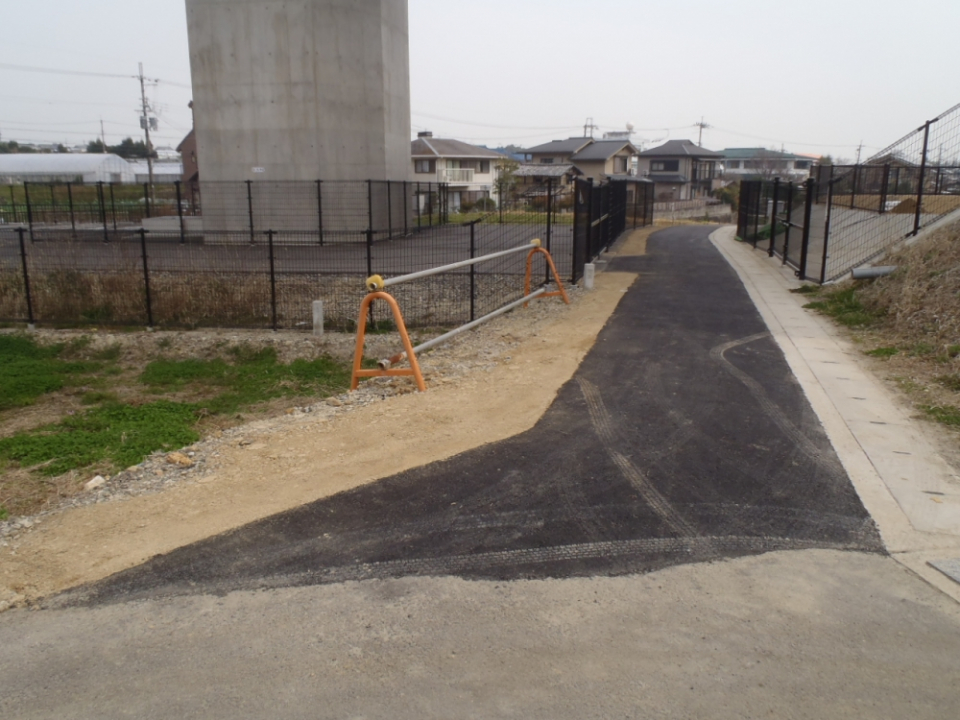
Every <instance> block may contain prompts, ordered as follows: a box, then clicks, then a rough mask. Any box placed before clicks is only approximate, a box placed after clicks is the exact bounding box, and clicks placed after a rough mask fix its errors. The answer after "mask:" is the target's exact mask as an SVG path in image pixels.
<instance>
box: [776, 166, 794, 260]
mask: <svg viewBox="0 0 960 720" xmlns="http://www.w3.org/2000/svg"><path fill="white" fill-rule="evenodd" d="M792 224H793V180H791V181H790V182H788V183H787V227H786V230H784V233H783V258H782V260H783V262H782V263H781V265H786V264H787V253H789V252H790V227H791V225H792ZM774 237H776V236H775V235H774V234H773V231H771V234H770V238H771V241H772V240H773V238H774Z"/></svg>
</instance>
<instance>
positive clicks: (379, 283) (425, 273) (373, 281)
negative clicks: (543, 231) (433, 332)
mask: <svg viewBox="0 0 960 720" xmlns="http://www.w3.org/2000/svg"><path fill="white" fill-rule="evenodd" d="M538 247H540V241H539V240H531V241H530V242H529V243H528V244H526V245H522V246H520V247H516V248H513V249H511V250H501V251H500V252H495V253H490V254H489V255H481V256H480V257H475V258H471V259H469V260H461V261H460V262H455V263H450V264H449V265H441V266H440V267H435V268H430V269H429V270H420V271H419V272H415V273H410V274H409V275H400V276H398V277H395V278H390V279H389V280H384V279H383V278H381V277H380V276H379V275H374V276H372V277H370V278H368V279H367V289H368V290H370V291H376V290H383V289H384V288H388V287H390V286H392V285H400V284H401V283H405V282H410V281H411V280H419V279H420V278H425V277H430V276H431V275H439V274H440V273H444V272H449V271H451V270H457V269H459V268H463V267H469V266H470V265H476V264H477V263H481V262H486V261H488V260H496V259H497V258H501V257H505V256H506V255H513V254H514V253H520V252H529V251H530V250H532V249H533V248H538Z"/></svg>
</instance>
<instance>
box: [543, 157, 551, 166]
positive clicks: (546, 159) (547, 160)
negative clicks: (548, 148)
mask: <svg viewBox="0 0 960 720" xmlns="http://www.w3.org/2000/svg"><path fill="white" fill-rule="evenodd" d="M540 164H541V165H553V158H540Z"/></svg>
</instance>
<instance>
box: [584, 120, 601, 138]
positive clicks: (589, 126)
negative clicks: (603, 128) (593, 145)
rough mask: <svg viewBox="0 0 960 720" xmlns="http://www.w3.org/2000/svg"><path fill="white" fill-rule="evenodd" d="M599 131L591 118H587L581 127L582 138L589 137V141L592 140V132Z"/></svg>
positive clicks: (598, 127)
mask: <svg viewBox="0 0 960 720" xmlns="http://www.w3.org/2000/svg"><path fill="white" fill-rule="evenodd" d="M599 129H600V126H599V125H594V124H593V118H592V117H590V118H587V122H586V123H585V124H584V126H583V136H584V137H589V138H590V139H591V140H593V131H594V130H599Z"/></svg>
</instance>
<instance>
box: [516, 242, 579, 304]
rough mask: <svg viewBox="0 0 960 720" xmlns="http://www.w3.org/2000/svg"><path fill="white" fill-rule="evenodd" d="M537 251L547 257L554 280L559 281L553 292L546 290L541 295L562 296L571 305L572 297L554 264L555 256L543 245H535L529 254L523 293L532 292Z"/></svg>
mask: <svg viewBox="0 0 960 720" xmlns="http://www.w3.org/2000/svg"><path fill="white" fill-rule="evenodd" d="M537 253H542V254H543V256H544V257H545V258H546V259H547V264H548V265H549V266H550V273H551V274H552V275H553V280H554V282H555V283H557V289H556V290H554V291H553V292H545V293H543V294H542V295H540V297H541V298H548V297H557V296H560V297H562V298H563V301H564V302H565V303H566V304H567V305H569V304H570V298H569V297H567V291H566V290H565V289H564V287H563V281H562V280H560V273H558V272H557V266H556V265H554V264H553V256H552V255H550V252H549V251H548V250H544V249H543V248H542V247H539V246H538V247H535V248H534V249H533V250H531V251H530V253H529V254H528V255H527V274H526V276H525V277H524V280H523V294H524V295H525V296H526V295H529V294H530V280H531V276H532V275H533V256H534V255H536V254H537ZM527 304H529V303H527ZM527 304H525V305H524V307H526V306H527Z"/></svg>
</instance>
